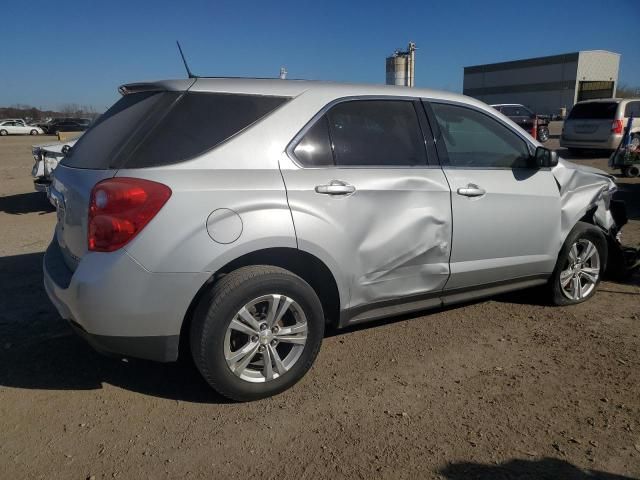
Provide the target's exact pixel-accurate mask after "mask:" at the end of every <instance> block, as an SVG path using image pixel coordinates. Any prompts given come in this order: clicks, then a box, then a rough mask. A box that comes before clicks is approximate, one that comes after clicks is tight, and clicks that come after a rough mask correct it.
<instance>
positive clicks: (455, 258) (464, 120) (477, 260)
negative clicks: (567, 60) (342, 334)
mask: <svg viewBox="0 0 640 480" xmlns="http://www.w3.org/2000/svg"><path fill="white" fill-rule="evenodd" d="M425 107H426V109H427V112H428V115H429V118H430V120H431V125H432V127H433V128H434V129H435V130H436V135H437V146H438V154H439V156H440V161H441V163H442V164H443V170H444V173H445V175H446V177H447V180H448V181H449V184H450V186H451V209H452V213H453V241H452V247H451V262H450V268H451V277H450V279H449V281H448V282H447V285H446V289H447V290H450V289H462V288H466V289H472V288H476V287H480V286H487V285H492V284H497V283H500V282H505V281H507V282H509V281H516V280H521V281H527V280H528V279H532V280H533V279H539V278H545V277H546V276H548V275H549V274H550V273H551V272H552V271H553V268H554V266H555V261H556V258H557V255H558V252H559V249H560V246H561V242H560V193H559V190H558V187H557V185H556V182H555V180H554V177H553V174H552V172H551V170H550V169H549V168H537V167H536V166H535V165H534V164H533V162H532V156H531V155H532V153H533V151H534V146H533V145H531V144H529V143H528V141H527V140H526V139H525V136H524V135H523V134H522V133H521V132H520V131H516V130H515V129H512V128H511V127H510V126H508V125H507V124H505V123H503V122H502V121H501V120H500V119H499V118H497V117H495V116H494V115H492V114H491V113H490V112H489V111H485V110H483V109H481V108H479V107H472V106H468V105H463V104H456V103H447V102H437V101H431V102H428V103H427V102H425Z"/></svg>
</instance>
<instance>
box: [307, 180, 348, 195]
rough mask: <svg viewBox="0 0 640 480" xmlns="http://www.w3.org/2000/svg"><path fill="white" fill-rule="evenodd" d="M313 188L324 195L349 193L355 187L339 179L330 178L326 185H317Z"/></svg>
mask: <svg viewBox="0 0 640 480" xmlns="http://www.w3.org/2000/svg"><path fill="white" fill-rule="evenodd" d="M315 190H316V193H323V194H325V195H349V194H351V193H353V192H355V191H356V187H354V186H353V185H349V184H348V183H345V182H342V181H340V180H331V181H330V182H329V183H328V184H327V185H317V186H316V188H315Z"/></svg>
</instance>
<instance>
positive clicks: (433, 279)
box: [281, 97, 451, 321]
mask: <svg viewBox="0 0 640 480" xmlns="http://www.w3.org/2000/svg"><path fill="white" fill-rule="evenodd" d="M421 124H423V126H425V125H426V124H427V122H426V116H425V114H424V109H423V108H422V106H421V104H420V103H419V101H416V100H415V99H405V98H401V99H398V98H396V97H392V99H388V98H382V99H371V98H367V99H349V100H344V101H339V102H337V103H335V104H332V105H330V106H328V107H326V109H325V110H323V111H321V112H320V113H319V114H318V115H316V117H315V118H314V119H313V120H312V121H311V122H309V124H308V125H307V126H306V127H305V128H304V129H303V130H302V131H301V132H300V133H299V134H298V136H297V137H296V138H295V139H294V141H293V142H292V144H291V145H290V146H289V148H288V151H287V153H288V156H287V157H286V158H285V159H284V161H282V162H281V169H282V174H283V178H284V181H285V184H286V188H287V196H288V201H289V206H290V208H291V213H292V216H293V221H294V226H295V230H296V235H297V240H298V245H299V248H301V249H302V250H305V251H307V252H309V253H312V254H314V255H315V256H317V257H319V258H320V259H321V260H323V261H324V262H325V263H326V264H327V265H328V266H329V268H331V269H332V271H333V272H334V273H335V274H336V275H337V276H338V277H339V278H338V283H339V284H340V285H344V286H345V287H344V288H343V289H342V290H343V291H342V292H341V297H342V298H341V303H342V307H343V309H344V308H348V309H350V310H349V312H350V313H349V314H348V315H347V316H348V317H349V318H350V321H358V320H361V319H364V318H363V317H362V315H365V316H366V314H362V315H360V314H358V311H359V309H361V310H362V311H365V310H366V309H367V308H368V306H369V307H370V306H371V305H372V304H375V305H382V304H383V303H380V302H387V301H390V302H392V303H393V302H394V301H398V299H399V298H400V297H404V298H405V299H406V298H412V299H417V298H418V297H419V298H420V299H421V300H422V301H423V302H427V303H423V304H421V305H422V308H424V307H425V306H431V304H433V305H439V303H440V300H439V293H440V292H441V290H442V288H443V286H444V284H445V282H446V280H447V278H448V276H449V265H448V262H449V252H450V242H451V206H450V191H449V186H448V184H447V180H446V178H445V176H444V173H443V172H442V169H441V168H440V167H439V166H438V165H437V164H436V163H435V158H434V157H435V149H434V146H433V138H432V140H431V142H430V143H429V142H427V144H425V138H424V136H423V133H422V129H421V127H420V125H421ZM427 128H428V127H427ZM428 149H430V153H429V155H427V151H428ZM429 302H430V303H429ZM369 318H371V317H369Z"/></svg>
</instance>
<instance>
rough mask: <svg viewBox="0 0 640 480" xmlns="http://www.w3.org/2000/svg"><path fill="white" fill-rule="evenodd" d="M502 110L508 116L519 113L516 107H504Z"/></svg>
mask: <svg viewBox="0 0 640 480" xmlns="http://www.w3.org/2000/svg"><path fill="white" fill-rule="evenodd" d="M501 112H502V113H503V114H504V115H506V116H507V117H515V116H516V115H519V114H518V113H517V109H516V107H502V110H501Z"/></svg>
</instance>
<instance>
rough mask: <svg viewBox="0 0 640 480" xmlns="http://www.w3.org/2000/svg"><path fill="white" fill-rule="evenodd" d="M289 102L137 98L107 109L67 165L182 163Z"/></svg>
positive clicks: (193, 95) (167, 95)
mask: <svg viewBox="0 0 640 480" xmlns="http://www.w3.org/2000/svg"><path fill="white" fill-rule="evenodd" d="M287 100H289V99H288V98H285V97H273V96H262V95H244V94H242V95H241V94H226V93H206V92H157V91H153V92H138V93H132V94H129V95H125V96H124V97H122V98H121V99H120V100H119V101H118V102H116V103H115V104H114V105H113V106H112V107H111V108H110V109H109V110H107V111H106V112H105V113H104V115H102V116H101V117H100V118H99V119H98V120H97V121H96V122H95V123H94V124H93V126H92V127H91V128H90V129H89V130H87V132H86V133H85V134H84V135H83V136H82V137H80V139H79V140H78V142H77V143H76V145H75V146H74V147H73V148H72V149H71V152H70V154H69V155H67V156H66V157H65V159H64V160H63V162H62V163H63V165H66V166H69V167H74V168H89V169H120V168H144V167H155V166H161V165H169V164H173V163H178V162H182V161H185V160H189V159H191V158H194V157H196V156H198V155H201V154H202V153H204V152H206V151H208V150H211V149H212V148H214V147H216V146H217V145H219V144H220V143H222V142H224V141H225V140H227V139H229V138H230V137H232V136H234V135H236V134H237V133H239V132H240V131H242V130H244V129H245V128H247V127H248V126H250V125H252V124H253V123H255V122H257V121H258V120H260V119H261V118H262V117H264V116H265V115H267V114H268V113H270V112H272V111H273V110H275V109H276V108H278V107H279V106H280V105H282V104H283V103H285V102H286V101H287Z"/></svg>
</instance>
